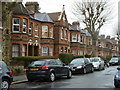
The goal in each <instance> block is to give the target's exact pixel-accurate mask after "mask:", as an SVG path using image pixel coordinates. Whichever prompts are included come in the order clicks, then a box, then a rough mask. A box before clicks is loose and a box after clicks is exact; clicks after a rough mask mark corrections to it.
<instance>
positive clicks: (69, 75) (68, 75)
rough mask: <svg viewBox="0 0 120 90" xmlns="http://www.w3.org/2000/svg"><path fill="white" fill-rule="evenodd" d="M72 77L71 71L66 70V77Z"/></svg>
mask: <svg viewBox="0 0 120 90" xmlns="http://www.w3.org/2000/svg"><path fill="white" fill-rule="evenodd" d="M71 77H72V72H71V70H69V71H68V74H67V78H68V79H70V78H71Z"/></svg>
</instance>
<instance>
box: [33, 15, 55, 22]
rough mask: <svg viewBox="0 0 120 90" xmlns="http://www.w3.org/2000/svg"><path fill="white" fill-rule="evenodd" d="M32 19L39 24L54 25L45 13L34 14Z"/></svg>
mask: <svg viewBox="0 0 120 90" xmlns="http://www.w3.org/2000/svg"><path fill="white" fill-rule="evenodd" d="M34 19H36V20H38V21H41V22H50V23H54V22H53V20H52V19H51V18H50V17H49V16H48V14H47V13H36V14H35V15H34Z"/></svg>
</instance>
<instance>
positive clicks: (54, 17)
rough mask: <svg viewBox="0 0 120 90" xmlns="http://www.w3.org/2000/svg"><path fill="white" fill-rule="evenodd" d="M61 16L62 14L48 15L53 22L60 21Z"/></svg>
mask: <svg viewBox="0 0 120 90" xmlns="http://www.w3.org/2000/svg"><path fill="white" fill-rule="evenodd" d="M60 14H61V12H55V13H48V15H49V17H50V18H51V19H52V20H53V21H58V19H59V16H60Z"/></svg>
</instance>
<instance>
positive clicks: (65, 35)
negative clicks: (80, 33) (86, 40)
mask: <svg viewBox="0 0 120 90" xmlns="http://www.w3.org/2000/svg"><path fill="white" fill-rule="evenodd" d="M65 40H67V29H66V30H65Z"/></svg>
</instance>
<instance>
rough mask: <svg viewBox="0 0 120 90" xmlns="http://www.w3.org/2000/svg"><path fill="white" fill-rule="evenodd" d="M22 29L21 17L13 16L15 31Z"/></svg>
mask: <svg viewBox="0 0 120 90" xmlns="http://www.w3.org/2000/svg"><path fill="white" fill-rule="evenodd" d="M19 31H20V18H13V32H19Z"/></svg>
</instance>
